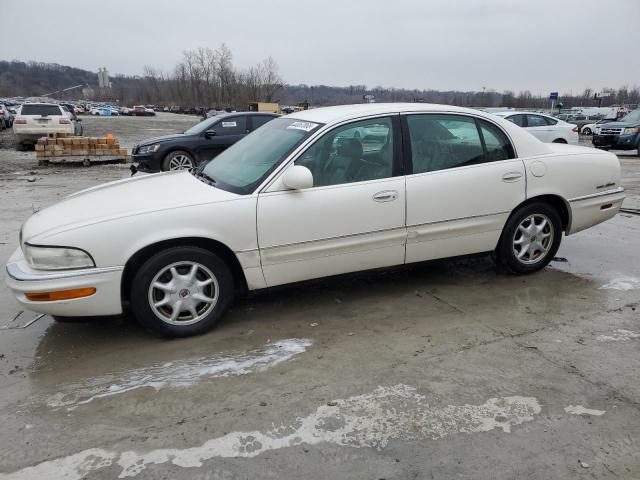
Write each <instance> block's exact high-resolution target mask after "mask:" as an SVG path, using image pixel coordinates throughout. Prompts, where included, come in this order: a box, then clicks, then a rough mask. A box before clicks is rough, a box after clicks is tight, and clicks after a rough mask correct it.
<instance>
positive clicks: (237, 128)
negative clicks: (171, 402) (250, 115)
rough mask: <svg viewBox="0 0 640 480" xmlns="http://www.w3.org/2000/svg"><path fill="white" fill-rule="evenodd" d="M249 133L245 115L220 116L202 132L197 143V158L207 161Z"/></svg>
mask: <svg viewBox="0 0 640 480" xmlns="http://www.w3.org/2000/svg"><path fill="white" fill-rule="evenodd" d="M247 133H249V127H248V125H247V116H246V115H234V116H228V117H227V116H225V117H222V118H221V119H220V120H219V121H217V122H215V123H214V124H213V125H211V126H210V127H209V128H208V129H207V130H206V131H205V132H204V133H202V135H201V138H200V141H199V144H198V158H199V160H200V161H208V160H211V159H212V158H214V157H215V156H216V155H218V154H219V153H220V152H222V151H223V150H226V149H227V148H229V147H230V146H231V145H233V144H234V143H236V142H237V141H238V140H240V139H242V138H244V137H245V135H247Z"/></svg>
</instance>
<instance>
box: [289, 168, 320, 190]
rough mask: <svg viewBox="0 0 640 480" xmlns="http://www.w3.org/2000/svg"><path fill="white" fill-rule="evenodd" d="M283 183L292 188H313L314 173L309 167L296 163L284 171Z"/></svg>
mask: <svg viewBox="0 0 640 480" xmlns="http://www.w3.org/2000/svg"><path fill="white" fill-rule="evenodd" d="M282 183H284V186H285V187H287V188H288V189H290V190H303V189H305V188H311V187H313V174H312V173H311V170H309V169H308V168H307V167H303V166H302V165H294V166H292V167H289V169H288V170H287V171H286V172H285V173H284V176H283V177H282Z"/></svg>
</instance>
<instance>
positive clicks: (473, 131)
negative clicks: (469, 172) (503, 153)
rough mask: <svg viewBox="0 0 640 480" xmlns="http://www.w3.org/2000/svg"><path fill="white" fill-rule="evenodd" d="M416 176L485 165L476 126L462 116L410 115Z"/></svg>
mask: <svg viewBox="0 0 640 480" xmlns="http://www.w3.org/2000/svg"><path fill="white" fill-rule="evenodd" d="M407 124H408V127H409V136H410V139H411V161H412V163H413V173H425V172H434V171H437V170H446V169H448V168H456V167H463V166H467V165H474V164H477V163H482V162H483V161H484V149H483V148H482V141H481V140H480V134H479V133H478V128H477V127H476V122H475V120H474V119H473V118H471V117H465V116H462V115H431V114H425V115H408V116H407Z"/></svg>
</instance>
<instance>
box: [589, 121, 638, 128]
mask: <svg viewBox="0 0 640 480" xmlns="http://www.w3.org/2000/svg"><path fill="white" fill-rule="evenodd" d="M636 125H637V124H636V123H631V122H609V123H601V124H600V125H598V127H600V128H626V127H634V126H636Z"/></svg>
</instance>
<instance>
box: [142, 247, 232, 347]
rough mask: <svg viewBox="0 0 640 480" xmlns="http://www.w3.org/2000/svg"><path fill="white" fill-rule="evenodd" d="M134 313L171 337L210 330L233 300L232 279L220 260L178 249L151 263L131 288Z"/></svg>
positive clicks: (197, 251) (193, 250) (198, 251)
mask: <svg viewBox="0 0 640 480" xmlns="http://www.w3.org/2000/svg"><path fill="white" fill-rule="evenodd" d="M130 293H131V298H130V303H131V309H132V311H133V314H134V316H135V317H136V319H137V320H138V321H139V322H140V323H141V324H142V325H143V326H145V327H147V328H149V329H151V330H153V331H155V332H157V333H160V334H161V335H164V336H167V337H189V336H191V335H199V334H201V333H205V332H207V331H209V330H210V329H211V328H212V327H213V326H214V325H215V323H216V322H217V321H218V319H219V318H220V316H221V315H222V313H223V312H224V311H225V310H226V309H227V307H228V306H229V305H230V304H231V302H232V301H233V296H234V283H233V275H232V273H231V271H230V270H229V267H228V266H227V264H226V263H225V262H224V260H222V259H221V258H220V257H219V256H217V255H215V254H213V253H211V252H209V251H208V250H205V249H203V248H199V247H174V248H169V249H167V250H163V251H161V252H159V253H157V254H156V255H154V256H153V257H151V258H150V259H148V260H147V261H146V262H145V263H144V264H143V265H142V266H141V267H140V269H139V270H138V271H137V272H136V274H135V276H134V278H133V282H132V286H131V292H130Z"/></svg>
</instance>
